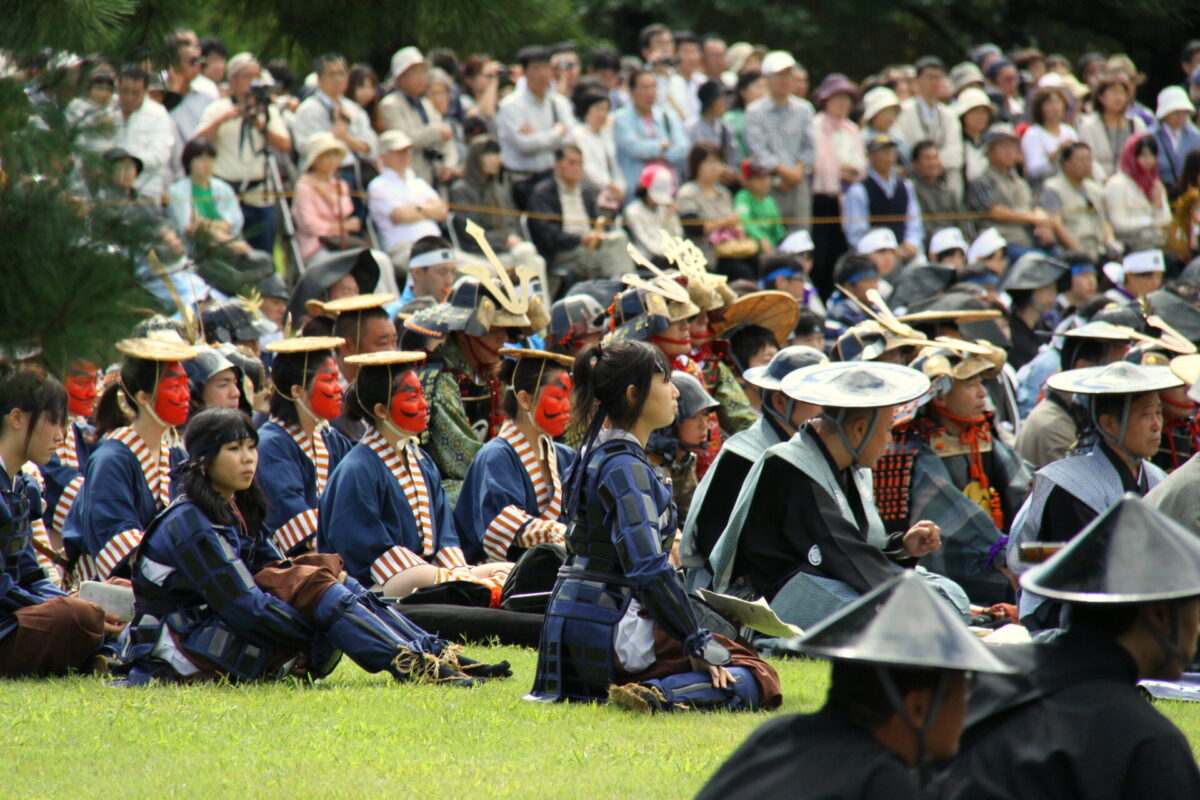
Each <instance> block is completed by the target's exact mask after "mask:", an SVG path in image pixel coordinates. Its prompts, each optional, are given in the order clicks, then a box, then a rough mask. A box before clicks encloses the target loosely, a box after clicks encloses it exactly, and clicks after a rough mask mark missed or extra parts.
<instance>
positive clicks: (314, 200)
mask: <svg viewBox="0 0 1200 800" xmlns="http://www.w3.org/2000/svg"><path fill="white" fill-rule="evenodd" d="M322 188H324V187H322ZM332 192H336V196H337V199H336V200H335V199H334V198H333V197H332V196H326V194H325V192H323V191H321V189H319V188H318V187H317V184H316V182H315V181H314V180H313V179H312V178H311V177H310V176H309V175H305V176H304V177H302V178H301V179H300V180H298V181H296V197H295V199H294V200H293V201H292V219H293V220H294V221H295V223H296V243H297V244H298V245H299V247H300V257H301V258H303V259H304V260H306V261H307V260H308V258H309V256H311V255H312V254H313V253H315V252H317V251H318V250H320V249H321V240H320V237H322V236H340V235H341V233H342V231H343V230H345V228H344V225H345V221H346V217H348V216H350V215H351V214H353V213H354V203H353V202H352V201H351V200H350V187H349V186H348V185H347V184H346V182H345V181H344V180H342V179H341V178H334V180H333V186H332Z"/></svg>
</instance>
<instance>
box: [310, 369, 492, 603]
mask: <svg viewBox="0 0 1200 800" xmlns="http://www.w3.org/2000/svg"><path fill="white" fill-rule="evenodd" d="M424 359H425V353H421V352H409V351H403V350H391V351H385V352H380V353H367V354H363V355H355V356H349V357H347V358H346V361H347V363H350V364H354V365H356V366H357V367H358V377H357V379H356V380H355V382H354V385H353V386H351V388H350V389H349V390H348V393H349V397H348V401H349V403H350V408H349V409H348V414H349V416H350V419H352V420H355V421H363V422H367V423H368V424H369V427H368V429H367V432H366V434H364V435H363V438H362V440H361V441H360V442H359V443H358V444H357V445H355V446H354V448H353V449H351V451H350V453H349V454H348V455H347V456H346V457H345V458H344V459H342V463H341V464H340V465H338V468H337V469H335V470H334V471H333V474H332V475H331V476H330V478H329V485H328V487H326V490H325V493H324V494H323V495H322V496H321V503H320V506H321V513H320V518H319V520H318V532H317V548H318V550H320V552H322V553H337V554H338V555H339V556H341V557H342V559H343V560H344V561H345V562H346V571H347V572H349V573H350V574H351V575H353V576H354V577H355V578H357V579H358V580H359V581H361V582H362V583H364V584H366V585H368V586H371V587H372V588H375V589H378V590H380V591H382V593H383V594H384V596H386V597H401V598H403V597H407V596H408V595H410V594H412V593H413V592H414V591H416V590H417V589H421V588H424V587H426V586H432V585H435V584H441V583H448V582H452V581H467V582H471V583H479V584H482V585H484V586H485V587H487V588H488V589H489V590H490V591H491V592H492V593H493V595H498V594H499V592H500V590H501V589H502V587H503V586H504V580H505V578H507V577H508V573H509V571H510V570H511V569H512V564H485V565H483V566H477V567H471V566H470V565H469V564H468V562H467V559H466V556H465V555H464V554H463V549H462V547H461V546H460V545H459V540H458V536H457V534H456V533H455V530H454V524H453V520H451V518H450V509H449V507H448V506H447V504H446V494H445V492H444V491H443V490H442V480H441V474H440V473H439V472H438V468H437V466H436V465H435V464H434V463H433V459H431V458H430V457H429V455H428V454H427V453H426V452H425V451H424V450H422V449H421V448H420V446H419V445H418V443H417V440H418V438H419V437H420V435H421V434H422V433H424V431H425V428H426V426H427V425H428V423H429V406H428V404H427V403H426V402H425V395H424V393H423V391H422V389H421V380H420V378H418V377H417V372H416V366H417V364H418V363H419V362H421V361H423V360H424Z"/></svg>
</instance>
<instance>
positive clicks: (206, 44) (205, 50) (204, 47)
mask: <svg viewBox="0 0 1200 800" xmlns="http://www.w3.org/2000/svg"><path fill="white" fill-rule="evenodd" d="M213 53H216V54H217V55H219V56H221V57H222V58H227V57H228V56H229V51H228V50H226V49H225V43H224V42H222V41H221V40H220V39H218V38H216V37H214V36H205V37H204V38H203V39H201V40H200V55H201V56H202V57H204V58H208V57H209V56H210V55H212V54H213Z"/></svg>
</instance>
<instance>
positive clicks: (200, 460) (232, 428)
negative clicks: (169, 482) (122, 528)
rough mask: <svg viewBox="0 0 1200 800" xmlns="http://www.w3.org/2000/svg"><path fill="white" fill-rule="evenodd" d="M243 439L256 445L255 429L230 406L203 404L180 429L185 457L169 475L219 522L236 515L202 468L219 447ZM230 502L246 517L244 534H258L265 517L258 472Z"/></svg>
mask: <svg viewBox="0 0 1200 800" xmlns="http://www.w3.org/2000/svg"><path fill="white" fill-rule="evenodd" d="M243 439H250V440H251V441H253V442H254V444H255V445H256V446H257V445H258V431H256V430H255V429H254V423H252V422H251V421H250V418H249V417H248V416H246V415H245V414H243V413H242V412H241V411H238V410H237V409H233V408H206V409H204V410H203V411H201V412H200V413H199V414H197V415H196V416H194V417H192V418H191V419H190V420H189V421H188V425H187V428H186V429H185V430H184V433H183V445H184V447H185V448H186V449H187V452H188V458H187V461H184V462H183V463H182V464H180V465H179V466H178V467H176V469H175V472H174V473H173V474H172V478H173V479H175V480H177V481H178V482H179V486H180V489H181V490H182V493H183V494H185V495H187V498H188V499H189V500H191V501H192V503H194V504H195V505H196V507H197V508H199V509H200V510H201V511H203V512H204V515H205V516H207V517H208V518H209V519H210V520H212V521H213V522H216V523H218V524H222V525H231V524H234V523H235V522H236V521H237V517H236V516H235V514H234V513H233V509H231V508H230V506H229V503H228V502H226V501H225V498H223V497H221V496H220V495H219V494H217V493H216V491H215V490H214V489H213V487H212V482H211V481H210V480H209V478H208V474H207V472H206V469H205V468H206V467H207V466H208V465H209V464H211V463H212V461H213V459H214V458H216V457H217V454H218V453H220V452H221V448H223V447H224V446H225V445H227V444H229V443H230V442H239V441H241V440H243ZM233 502H234V504H235V505H237V510H238V511H240V512H241V514H242V518H243V519H245V521H246V534H247V535H249V536H257V535H258V534H259V533H260V531H261V529H262V524H263V521H264V520H265V519H266V518H267V498H266V497H265V496H264V495H263V492H262V489H260V488H259V485H258V477H257V475H256V476H255V478H254V482H253V483H251V484H250V487H249V488H248V489H242V490H241V491H238V492H235V493H234V495H233Z"/></svg>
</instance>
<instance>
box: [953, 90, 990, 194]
mask: <svg viewBox="0 0 1200 800" xmlns="http://www.w3.org/2000/svg"><path fill="white" fill-rule="evenodd" d="M954 116H955V117H956V118H957V119H958V121H959V124H960V125H961V126H962V139H963V176H964V180H965V183H966V185H970V183H971V181H973V180H975V179H977V178H980V177H982V176H983V173H985V172H987V168H988V159H987V148H986V147H985V146H984V143H983V137H984V134H986V133H987V129H988V128H989V127H990V126H991V124H992V122H993V121H994V120H995V119H996V107H995V106H994V105H992V101H991V99H989V98H988V96H987V92H985V91H983V89H976V88H975V87H973V86H972V87H969V88H966V89H963V91H962V94H960V95H959V96H958V99H956V100H955V101H954Z"/></svg>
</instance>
